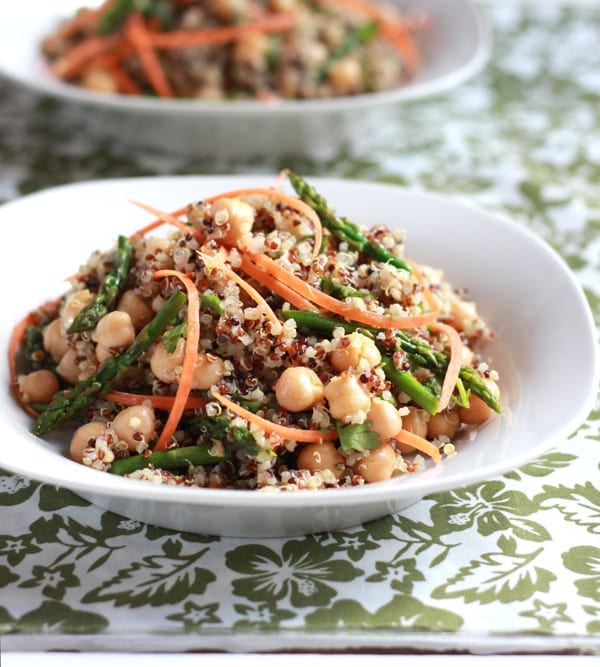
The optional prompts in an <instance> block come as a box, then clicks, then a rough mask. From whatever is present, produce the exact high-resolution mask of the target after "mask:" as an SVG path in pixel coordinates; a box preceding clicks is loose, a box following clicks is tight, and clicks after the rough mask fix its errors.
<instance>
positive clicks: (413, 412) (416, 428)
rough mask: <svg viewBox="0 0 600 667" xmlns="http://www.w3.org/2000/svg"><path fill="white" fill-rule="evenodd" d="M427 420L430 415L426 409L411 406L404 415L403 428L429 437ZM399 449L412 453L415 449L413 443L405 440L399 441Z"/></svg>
mask: <svg viewBox="0 0 600 667" xmlns="http://www.w3.org/2000/svg"><path fill="white" fill-rule="evenodd" d="M427 422H428V415H427V413H426V412H425V410H421V409H420V408H411V409H410V411H409V413H408V414H407V415H404V416H403V417H402V428H403V429H404V430H405V431H410V432H411V433H414V434H415V435H418V436H420V437H421V438H426V437H427ZM398 449H399V450H400V452H401V453H402V454H410V453H411V452H414V451H415V448H414V447H412V446H411V445H407V444H406V443H404V442H400V443H398Z"/></svg>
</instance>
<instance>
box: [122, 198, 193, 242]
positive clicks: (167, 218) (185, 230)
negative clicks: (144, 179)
mask: <svg viewBox="0 0 600 667" xmlns="http://www.w3.org/2000/svg"><path fill="white" fill-rule="evenodd" d="M131 203H132V204H135V206H138V207H139V208H143V209H144V211H148V213H152V215H155V216H156V217H157V218H158V220H157V221H155V222H153V223H150V224H151V225H154V227H150V226H149V225H148V226H146V227H144V228H143V232H144V233H146V231H148V230H149V229H150V230H152V229H155V228H156V227H158V226H159V224H158V223H160V224H163V223H166V224H168V225H173V227H177V229H179V230H180V231H181V232H182V234H193V236H194V238H195V239H196V241H198V242H199V243H203V242H204V240H205V239H204V236H203V234H202V232H200V231H199V230H198V229H196V228H195V227H192V226H191V225H186V224H185V223H184V222H182V221H181V220H178V219H177V217H176V216H177V215H181V213H183V212H185V211H187V207H184V208H181V209H179V211H176V212H175V213H165V212H164V211H161V210H159V209H158V208H154V206H150V205H149V204H143V203H142V202H139V201H134V200H132V201H131ZM139 234H140V231H137V232H136V235H139Z"/></svg>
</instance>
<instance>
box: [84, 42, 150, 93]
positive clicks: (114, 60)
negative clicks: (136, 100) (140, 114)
mask: <svg viewBox="0 0 600 667" xmlns="http://www.w3.org/2000/svg"><path fill="white" fill-rule="evenodd" d="M132 53H134V51H133V49H132V48H131V46H130V45H129V44H126V43H124V44H123V45H122V47H121V48H119V49H116V50H115V51H113V52H112V53H106V54H104V55H103V56H100V57H99V58H98V59H97V61H93V62H92V63H90V65H94V66H96V67H100V68H102V69H104V70H105V71H106V72H108V73H109V74H110V76H112V78H113V80H114V82H115V84H116V86H117V91H118V92H119V93H124V94H125V95H141V94H142V92H143V91H142V88H141V86H140V85H139V84H138V83H137V81H135V80H134V79H133V78H132V77H131V76H130V75H129V73H128V72H127V71H126V70H125V68H124V67H123V60H124V59H125V58H127V57H128V56H130V55H131V54H132Z"/></svg>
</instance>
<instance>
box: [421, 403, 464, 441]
mask: <svg viewBox="0 0 600 667" xmlns="http://www.w3.org/2000/svg"><path fill="white" fill-rule="evenodd" d="M459 426H460V417H459V416H458V411H457V410H443V411H442V412H438V413H437V414H436V415H432V416H431V417H430V418H429V422H428V424H427V437H428V438H430V439H434V438H439V437H440V436H442V435H445V436H447V437H448V438H450V439H452V438H453V437H454V434H455V433H456V430H457V429H458V427H459Z"/></svg>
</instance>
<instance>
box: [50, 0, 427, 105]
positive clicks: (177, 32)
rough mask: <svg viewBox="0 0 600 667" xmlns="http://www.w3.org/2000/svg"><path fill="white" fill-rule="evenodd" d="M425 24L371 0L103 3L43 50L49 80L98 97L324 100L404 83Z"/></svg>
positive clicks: (86, 11)
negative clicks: (418, 32) (52, 78)
mask: <svg viewBox="0 0 600 667" xmlns="http://www.w3.org/2000/svg"><path fill="white" fill-rule="evenodd" d="M422 23H423V19H422V17H417V18H413V19H412V20H408V19H406V18H405V17H403V16H402V14H401V13H400V12H399V11H398V10H397V8H394V7H391V6H385V5H383V4H380V3H378V2H374V1H371V0H106V2H104V3H103V4H102V5H101V6H100V7H99V8H95V9H92V8H83V9H80V10H79V11H78V12H77V14H76V15H75V16H74V17H72V18H71V19H69V20H67V21H66V22H64V23H63V24H62V25H61V26H59V27H58V28H57V30H56V31H55V32H53V33H52V34H51V35H48V36H47V37H46V38H45V39H44V41H43V43H42V51H43V54H44V57H45V58H46V60H47V62H48V64H49V67H50V70H51V72H52V73H53V74H54V75H55V76H56V77H58V78H60V79H62V80H65V81H69V82H71V83H73V84H76V85H78V86H82V87H84V88H86V89H90V90H93V91H95V92H104V93H119V94H125V95H155V96H159V97H165V98H192V99H204V100H220V99H256V100H265V101H268V100H271V99H277V98H280V99H315V98H331V97H339V96H348V95H359V94H363V93H370V92H377V91H383V90H389V89H392V88H396V87H398V86H401V85H402V84H403V83H405V82H407V81H408V80H410V79H411V78H412V77H413V76H414V75H415V73H416V72H417V70H418V68H419V51H418V48H417V46H416V42H415V40H414V39H413V34H412V33H413V32H414V31H415V30H417V29H418V28H419V27H420V26H421V25H422Z"/></svg>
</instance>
